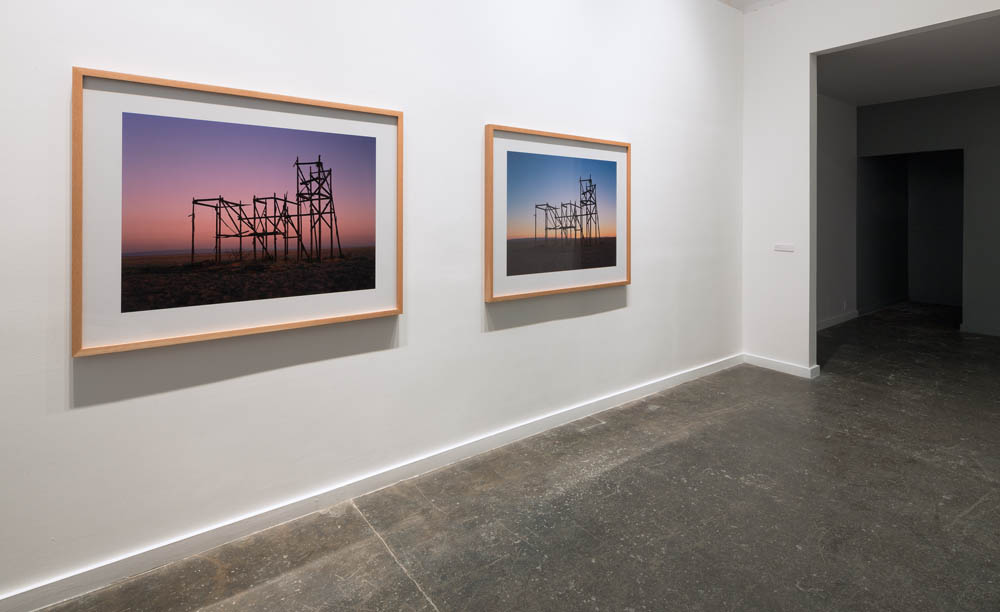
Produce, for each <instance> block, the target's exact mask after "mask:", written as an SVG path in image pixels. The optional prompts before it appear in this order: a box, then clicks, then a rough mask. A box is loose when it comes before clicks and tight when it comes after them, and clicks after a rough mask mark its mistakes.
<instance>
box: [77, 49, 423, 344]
mask: <svg viewBox="0 0 1000 612" xmlns="http://www.w3.org/2000/svg"><path fill="white" fill-rule="evenodd" d="M402 169H403V114H402V113H401V112H398V111H391V110H383V109H377V108H367V107H362V106H352V105H348V104H336V103H332V102H323V101H319V100H307V99H302V98H293V97H290V96H283V95H275V94H266V93H259V92H253V91H244V90H238V89H229V88H225V87H214V86H209V85H198V84H194V83H184V82H179V81H169V80H164V79H155V78H149V77H140V76H134V75H127V74H118V73H113V72H105V71H100V70H90V69H86V68H74V69H73V287H72V289H73V304H72V306H73V307H72V311H73V339H72V345H73V355H74V356H84V355H94V354H99V353H109V352H115V351H126V350H132V349H140V348H149V347H155V346H162V345H168V344H178V343H183V342H194V341H199V340H211V339H215V338H224V337H227V336H239V335H246V334H256V333H262V332H269V331H277V330H282V329H290V328H296V327H307V326H313V325H324V324H328V323H338V322H342V321H351V320H355V319H366V318H373V317H384V316H392V315H398V314H400V313H401V312H402V310H403V304H402V299H403V290H402V289H403V287H402V278H403V269H402V237H403V215H402V205H403V172H402Z"/></svg>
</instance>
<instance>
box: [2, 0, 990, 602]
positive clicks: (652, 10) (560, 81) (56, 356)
mask: <svg viewBox="0 0 1000 612" xmlns="http://www.w3.org/2000/svg"><path fill="white" fill-rule="evenodd" d="M964 4H967V5H970V6H971V5H975V4H977V3H971V2H970V3H964ZM978 4H983V3H978ZM954 12H955V11H938V14H940V13H945V14H952V13H954ZM0 15H2V19H0V24H2V26H0V27H2V29H3V35H2V36H0V58H2V59H0V62H2V64H3V74H4V77H5V81H6V83H7V85H8V86H7V87H4V88H3V91H2V93H0V111H2V112H0V116H2V122H3V134H4V146H3V147H2V148H0V167H2V168H3V176H4V190H5V201H6V202H7V203H8V208H7V210H8V212H9V214H10V215H11V216H10V217H9V219H11V221H10V224H11V225H10V226H9V227H10V228H11V229H13V230H15V231H11V232H8V233H6V234H5V237H4V249H3V252H4V253H5V260H6V261H5V265H4V266H3V267H2V268H0V281H2V284H3V286H4V287H5V288H6V290H5V291H4V299H3V300H0V320H2V326H0V334H2V342H0V407H2V409H0V490H2V491H3V503H2V504H0V525H2V526H3V527H0V594H3V593H11V592H16V591H19V590H22V589H25V588H28V587H31V586H33V585H38V584H42V583H45V582H47V581H50V580H53V579H55V578H59V577H63V576H67V575H70V574H73V573H74V572H77V571H79V570H81V569H86V568H88V567H93V566H95V565H100V564H102V563H105V562H106V561H109V560H112V559H115V558H119V557H125V556H128V555H130V554H131V553H133V552H135V551H139V550H143V549H146V548H149V547H155V546H157V545H159V544H161V543H163V542H166V541H171V540H173V539H176V538H179V537H182V536H184V535H185V534H191V533H197V532H199V531H201V530H205V529H209V528H212V527H214V526H218V525H222V524H225V523H227V522H229V521H232V520H234V519H235V518H238V517H241V516H247V515H249V514H253V513H255V512H257V511H259V510H261V509H264V508H269V507H276V506H280V505H281V504H283V503H285V502H286V501H288V500H291V499H299V498H302V497H303V496H307V495H309V494H310V493H311V492H317V491H323V490H326V489H329V488H331V487H335V486H337V485H338V484H340V483H345V482H350V481H352V480H355V479H358V478H363V477H365V476H366V475H371V474H374V473H378V472H379V471H381V470H384V469H386V468H388V467H390V466H395V465H401V464H405V463H407V462H409V461H412V460H413V459H415V458H418V457H422V456H426V455H429V454H432V453H435V452H437V451H439V450H441V449H446V448H451V447H454V446H456V445H460V444H462V443H464V442H467V441H470V440H475V439H478V438H482V437H484V436H489V435H491V434H493V433H495V432H498V431H501V430H504V429H507V428H510V427H512V426H514V425H516V424H519V423H524V422H527V421H531V420H532V419H537V418H539V417H541V416H543V415H546V414H550V413H553V412H555V411H558V410H562V409H566V408H570V407H573V406H576V405H580V404H583V403H586V402H591V401H594V400H597V399H599V398H603V397H606V396H609V395H613V394H616V393H619V392H621V391H623V390H627V389H631V388H634V387H636V386H637V385H642V384H644V383H647V382H649V381H655V380H659V379H662V378H663V377H666V376H669V375H671V374H673V373H676V372H679V371H682V370H686V369H689V368H694V367H698V366H700V365H702V364H706V363H712V362H714V361H716V360H720V359H723V358H726V357H729V356H731V355H734V354H738V353H740V352H741V349H742V347H741V328H740V326H741V318H740V299H741V289H740V287H741V267H740V241H741V232H740V181H741V178H740V177H741V165H740V156H741V146H740V143H741V129H740V123H741V102H740V98H741V93H742V91H743V87H742V82H743V81H742V61H741V53H742V51H741V49H742V15H741V14H740V13H739V12H738V11H736V10H735V9H732V8H730V7H727V6H725V5H723V4H722V3H719V2H708V1H705V0H676V1H671V2H637V3H617V4H616V3H604V2H583V3H581V2H545V3H538V2H502V3H500V2H495V3H482V2H461V1H458V0H455V1H432V2H421V3H409V2H395V3H384V2H383V3H379V2H346V1H342V2H316V3H310V4H309V6H298V5H295V6H292V5H287V4H280V3H274V2H247V1H246V0H244V1H242V2H190V3H156V4H148V3H134V2H111V1H102V2H89V3H63V2H30V3H27V2H21V3H12V2H8V3H3V6H2V8H0ZM903 25H906V24H903ZM751 32H752V35H753V36H754V37H755V38H756V39H759V38H760V34H759V33H758V29H757V28H756V27H752V28H751ZM760 44H761V43H760V42H758V43H757V44H756V46H755V48H756V49H759V48H760ZM798 60H799V62H800V63H803V64H804V63H805V62H806V59H805V58H804V57H799V58H798ZM758 63H759V59H758V60H754V61H751V62H750V63H749V66H750V67H751V68H752V69H753V70H754V71H755V72H759V67H758ZM73 65H80V66H86V67H92V68H99V69H107V70H114V71H120V72H127V73H134V74H141V75H150V76H156V77H162V78H170V79H179V80H188V81H194V82H201V83H208V84H215V85H225V86H231V87H238V88H245V89H252V90H259V91H268V92H276V93H282V94H289V95H295V96H302V97H310V98H318V99H326V100H333V101H337V102H345V103H352V104H361V105H369V106H376V107H384V108H391V109H399V110H402V111H404V112H405V171H404V205H405V213H404V221H405V230H404V233H405V238H404V260H405V264H404V280H405V291H404V310H405V314H403V315H402V316H400V317H398V318H387V319H380V320H371V321H362V322H356V323H350V324H340V325H334V326H327V327H318V328H311V329H304V330H298V331H289V332H281V333H274V334H265V335H259V336H252V337H243V338H233V339H227V340H220V341H215V342H210V343H198V344H190V345H180V346H173V347H166V348H159V349H151V350H144V351H138V352H129V353H122V354H116V355H106V356H95V357H87V358H82V359H75V360H74V359H72V358H70V356H69V355H70V328H69V324H70V297H69V295H70V294H69V288H70V85H71V81H70V68H71V66H73ZM781 67H782V68H789V65H788V63H787V62H785V60H782V64H781ZM791 68H792V70H791V71H792V73H793V75H792V77H793V79H798V78H799V77H800V76H801V74H800V73H801V70H799V68H798V64H797V63H793V64H792V65H791ZM762 85H764V84H762ZM781 89H782V90H783V91H786V92H787V91H788V88H787V87H783V88H781ZM753 91H756V89H754V90H753ZM776 93H777V92H776ZM804 95H805V94H804V92H802V94H801V95H797V96H792V98H794V99H798V100H800V101H801V100H804V99H805V98H803V96H804ZM758 114H759V95H755V96H753V106H752V108H751V109H750V111H749V116H750V117H751V118H756V117H757V116H758ZM779 114H780V113H779ZM789 115H790V116H789V117H788V121H789V123H790V124H791V125H792V126H794V127H795V128H796V129H798V127H799V125H798V124H799V123H800V121H799V120H801V119H803V117H802V116H801V114H799V113H797V112H795V111H793V112H791V113H789ZM488 122H493V123H499V124H508V125H515V126H522V127H529V128H536V129H543V130H552V131H556V132H565V133H571V134H581V135H584V136H592V137H598V138H608V139H614V140H622V141H629V142H631V143H632V147H633V149H632V153H633V155H632V245H633V246H632V281H633V283H632V285H631V286H629V287H627V288H624V287H619V288H613V289H608V290H600V291H592V292H584V293H577V294H567V295H561V296H553V297H548V298H542V299H533V300H526V301H519V302H511V303H501V304H495V305H490V306H489V307H487V306H486V305H484V303H483V280H482V278H483V229H482V228H483V163H484V160H483V126H484V124H486V123H488ZM803 129H804V128H803ZM747 134H748V136H749V137H750V140H749V144H750V146H751V147H759V146H760V142H759V133H758V131H757V129H756V128H755V129H753V130H750V131H749V132H748V133H747ZM798 140H800V139H799V138H792V144H796V143H797V141H798ZM795 149H799V150H800V151H799V152H801V151H804V147H802V146H799V147H794V146H793V147H792V150H791V151H789V155H791V154H793V153H795V152H796V151H795ZM782 159H783V158H781V157H780V156H779V158H778V160H777V161H779V162H780V161H782ZM747 170H749V171H752V172H757V171H758V170H759V169H758V168H756V167H755V166H753V165H748V167H747ZM794 170H795V167H794V164H793V167H792V168H783V169H782V171H781V175H782V177H783V178H787V177H788V176H790V175H794ZM796 180H797V179H796ZM791 187H792V190H791V193H792V194H793V197H791V199H788V200H787V202H788V203H790V204H794V203H798V202H800V200H801V199H800V198H798V197H795V196H800V195H805V194H804V190H803V189H802V185H800V184H797V183H796V184H793V185H791ZM758 190H759V182H757V181H756V180H755V181H753V182H752V183H751V187H750V188H749V190H748V191H747V194H748V195H749V196H750V203H751V210H752V211H757V205H758V204H759V202H758V197H759V196H758V193H757V191H758ZM787 216H788V217H789V221H788V223H790V225H789V226H788V227H789V228H791V229H794V230H796V231H798V230H799V229H801V228H800V225H801V223H802V218H803V216H802V214H801V213H800V212H796V211H791V212H790V214H789V215H787ZM751 220H752V222H753V223H752V224H751V232H750V233H749V234H748V236H750V237H751V238H753V239H754V240H756V237H757V235H758V233H760V234H761V236H760V237H761V238H764V237H765V236H763V234H762V232H761V230H760V229H759V225H760V224H759V219H758V217H757V216H755V215H752V216H751ZM776 220H777V221H779V223H782V224H784V222H783V221H781V220H780V219H776ZM779 233H780V232H779ZM782 235H784V234H782ZM793 237H796V236H793ZM766 238H770V236H766ZM802 242H803V245H805V244H806V243H807V240H805V239H803V241H802ZM759 247H760V244H759V241H752V243H751V245H750V251H754V249H757V248H759ZM754 252H755V251H754ZM800 257H801V254H799V255H796V256H795V259H794V260H791V262H790V263H788V264H787V265H788V269H783V270H778V271H770V270H769V271H768V274H772V273H773V274H776V276H777V277H778V278H779V279H782V278H785V277H788V276H789V275H793V274H795V273H797V272H799V271H800V268H801V264H799V263H795V262H797V261H798V258H800ZM758 263H767V262H758V261H757V258H756V256H755V258H754V261H753V262H751V267H750V269H749V270H750V272H754V271H756V270H757V267H756V266H757V265H758ZM747 278H748V280H749V281H750V282H751V283H757V282H761V281H760V279H759V278H758V276H757V275H756V274H753V273H751V274H748V275H747ZM748 289H752V291H750V295H751V296H753V295H757V294H756V291H757V290H758V289H760V290H763V289H765V287H759V288H758V287H756V286H755V287H751V288H748ZM758 302H759V300H755V301H754V304H757V305H758V306H759V304H758ZM755 313H757V311H756V310H755ZM758 314H759V313H757V314H755V315H754V316H757V315H758ZM802 316H804V315H802V313H799V312H798V310H797V309H795V308H792V310H791V314H789V315H788V317H789V318H790V319H792V320H793V322H794V323H795V324H796V325H797V326H799V327H801V321H800V320H799V319H800V318H801V317H802ZM751 321H753V317H751ZM760 327H761V329H760V331H759V332H758V331H755V332H754V334H752V335H750V336H749V338H750V340H751V341H753V342H754V343H755V344H756V345H757V346H759V347H760V350H767V351H771V352H773V353H774V354H775V355H778V356H781V357H785V358H787V359H791V360H798V361H804V360H805V357H804V354H802V353H801V352H800V351H797V350H796V348H795V347H794V346H793V347H790V348H788V349H785V348H781V347H773V350H772V347H771V346H770V345H767V344H766V343H765V341H764V340H763V339H762V337H761V336H759V335H758V334H766V333H767V332H768V328H769V326H767V325H763V326H760ZM796 329H798V328H796ZM779 335H780V337H781V338H794V337H795V336H794V335H792V334H787V333H781V334H779Z"/></svg>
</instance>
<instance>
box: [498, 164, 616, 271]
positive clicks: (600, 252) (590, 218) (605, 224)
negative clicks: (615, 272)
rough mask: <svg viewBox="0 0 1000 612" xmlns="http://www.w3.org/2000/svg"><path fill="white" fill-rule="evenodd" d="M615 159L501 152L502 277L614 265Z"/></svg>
mask: <svg viewBox="0 0 1000 612" xmlns="http://www.w3.org/2000/svg"><path fill="white" fill-rule="evenodd" d="M617 178H618V176H617V163H616V162H613V161H607V160H598V159H586V158H582V157H564V156H559V155H541V154H537V153H522V152H515V151H508V152H507V276H518V275H522V274H538V273H543V272H560V271H565V270H582V269H588V268H605V267H614V266H615V258H616V246H615V241H616V223H615V221H616V216H615V207H616V204H617V202H616V197H617V193H618V189H617Z"/></svg>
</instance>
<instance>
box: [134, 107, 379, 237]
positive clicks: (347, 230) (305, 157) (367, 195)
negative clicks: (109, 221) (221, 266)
mask: <svg viewBox="0 0 1000 612" xmlns="http://www.w3.org/2000/svg"><path fill="white" fill-rule="evenodd" d="M317 156H322V161H323V164H324V166H325V167H327V168H332V170H333V199H334V204H335V206H336V209H337V221H338V225H339V228H340V238H341V242H342V243H343V245H344V246H345V247H347V246H367V245H374V244H375V139H374V138H372V137H368V136H353V135H347V134H333V133H326V132H310V131H305V130H292V129H286V128H273V127H263V126H257V125H245V124H239V123H223V122H219V121H203V120H198V119H181V118H177V117H161V116H158V115H140V114H135V113H122V253H125V254H128V253H148V252H162V251H178V252H180V251H185V250H188V249H190V248H191V218H190V217H189V216H188V215H190V214H191V199H192V198H214V197H218V196H220V195H221V196H222V197H224V198H225V199H227V200H230V201H233V202H238V201H240V200H242V201H243V203H251V204H252V202H253V196H254V195H257V196H270V195H273V194H274V193H277V194H278V195H279V196H282V195H284V194H285V193H286V192H287V193H288V196H289V199H291V200H294V199H295V190H296V184H295V180H296V179H295V177H296V175H295V166H294V162H295V158H296V157H298V158H299V160H300V161H303V162H305V161H315V160H316V159H317ZM196 215H197V216H196V224H195V227H196V232H195V248H196V249H197V250H210V249H212V247H213V244H214V242H213V241H214V236H215V220H214V211H212V210H211V209H207V208H202V207H198V209H197V211H196ZM236 240H237V239H228V240H223V249H224V250H225V249H229V248H235V243H236ZM245 244H246V242H245Z"/></svg>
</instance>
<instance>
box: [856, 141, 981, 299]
mask: <svg viewBox="0 0 1000 612" xmlns="http://www.w3.org/2000/svg"><path fill="white" fill-rule="evenodd" d="M963 184H964V183H963V154H962V151H934V152H929V153H914V154H904V155H882V156H873V157H861V158H859V159H858V200H857V206H858V209H857V249H858V250H857V279H858V280H857V283H858V311H859V312H860V313H866V312H872V311H874V310H878V309H879V308H883V307H885V306H888V305H890V304H894V303H897V302H901V301H905V300H910V301H915V302H924V303H929V304H947V305H951V306H960V305H961V304H962V256H963V229H962V227H963V225H962V224H963V210H962V209H963V193H964V187H963Z"/></svg>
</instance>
